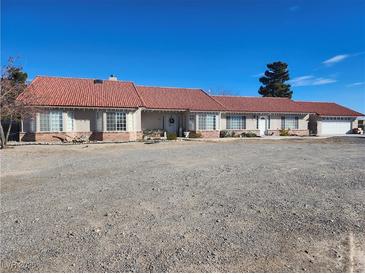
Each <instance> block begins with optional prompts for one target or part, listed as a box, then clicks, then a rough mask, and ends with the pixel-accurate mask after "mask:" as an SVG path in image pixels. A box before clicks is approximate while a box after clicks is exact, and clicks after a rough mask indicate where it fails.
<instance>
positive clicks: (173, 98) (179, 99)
mask: <svg viewBox="0 0 365 274" xmlns="http://www.w3.org/2000/svg"><path fill="white" fill-rule="evenodd" d="M136 87H137V90H138V93H139V94H140V96H141V98H142V100H143V102H144V106H145V107H146V108H149V109H183V110H193V111H224V110H225V108H224V107H223V106H222V105H221V104H220V103H218V102H217V101H216V100H215V99H214V98H212V96H209V95H208V94H207V93H205V92H204V91H203V90H201V89H193V88H167V87H149V86H136Z"/></svg>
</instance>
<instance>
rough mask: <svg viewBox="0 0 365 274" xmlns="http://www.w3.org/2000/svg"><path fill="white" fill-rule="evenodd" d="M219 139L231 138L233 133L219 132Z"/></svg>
mask: <svg viewBox="0 0 365 274" xmlns="http://www.w3.org/2000/svg"><path fill="white" fill-rule="evenodd" d="M219 137H220V138H226V137H231V133H230V132H229V131H228V130H221V131H220V132H219Z"/></svg>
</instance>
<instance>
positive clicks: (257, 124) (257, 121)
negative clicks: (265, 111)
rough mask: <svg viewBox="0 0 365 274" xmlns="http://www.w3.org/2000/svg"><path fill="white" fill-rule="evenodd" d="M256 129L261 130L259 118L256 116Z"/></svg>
mask: <svg viewBox="0 0 365 274" xmlns="http://www.w3.org/2000/svg"><path fill="white" fill-rule="evenodd" d="M256 129H259V116H256Z"/></svg>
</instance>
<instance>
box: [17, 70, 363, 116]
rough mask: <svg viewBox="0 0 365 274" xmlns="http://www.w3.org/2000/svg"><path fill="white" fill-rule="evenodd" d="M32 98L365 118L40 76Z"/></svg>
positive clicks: (336, 108)
mask: <svg viewBox="0 0 365 274" xmlns="http://www.w3.org/2000/svg"><path fill="white" fill-rule="evenodd" d="M28 92H29V94H30V96H26V95H24V94H21V95H20V96H19V97H18V99H19V100H24V101H26V102H27V103H28V104H32V105H36V106H60V107H61V106H68V107H102V108H138V107H145V108H148V109H171V110H192V111H232V112H281V113H317V114H319V115H323V116H325V115H328V116H365V115H364V114H362V113H359V112H356V111H353V110H351V109H349V108H346V107H343V106H340V105H338V104H335V103H320V102H296V101H293V100H290V99H287V98H272V97H265V98H263V97H240V96H210V95H208V94H207V93H205V92H204V91H203V90H201V89H191V88H168V87H149V86H135V85H134V84H133V83H132V82H125V81H109V80H104V81H103V83H101V84H99V83H94V79H80V78H63V77H48V76H37V77H36V78H35V79H34V80H33V82H32V83H31V84H30V86H29V88H28Z"/></svg>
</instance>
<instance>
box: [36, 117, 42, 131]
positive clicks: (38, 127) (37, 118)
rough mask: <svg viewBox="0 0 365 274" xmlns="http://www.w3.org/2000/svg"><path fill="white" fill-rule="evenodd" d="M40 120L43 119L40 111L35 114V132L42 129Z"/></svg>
mask: <svg viewBox="0 0 365 274" xmlns="http://www.w3.org/2000/svg"><path fill="white" fill-rule="evenodd" d="M40 121H41V117H40V113H39V112H37V113H36V115H35V132H40V131H41V127H40Z"/></svg>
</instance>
